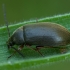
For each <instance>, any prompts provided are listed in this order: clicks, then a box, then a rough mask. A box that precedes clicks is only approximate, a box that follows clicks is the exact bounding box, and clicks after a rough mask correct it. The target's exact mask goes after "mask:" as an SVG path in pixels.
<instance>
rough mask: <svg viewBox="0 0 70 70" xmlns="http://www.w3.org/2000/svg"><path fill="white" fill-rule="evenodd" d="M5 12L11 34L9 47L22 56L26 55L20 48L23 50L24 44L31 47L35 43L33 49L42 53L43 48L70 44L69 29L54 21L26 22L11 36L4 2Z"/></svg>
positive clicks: (8, 42)
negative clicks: (17, 46) (16, 46)
mask: <svg viewBox="0 0 70 70" xmlns="http://www.w3.org/2000/svg"><path fill="white" fill-rule="evenodd" d="M3 12H4V19H5V23H6V25H7V30H8V34H9V39H8V41H7V46H8V49H10V48H13V49H14V50H15V51H17V52H18V53H19V54H20V55H21V56H22V57H24V56H23V54H22V53H21V52H20V51H19V50H22V48H23V47H24V45H27V47H29V48H31V47H30V46H31V45H35V46H36V49H33V48H31V49H33V50H35V51H37V52H39V53H40V54H41V55H42V53H41V52H40V51H39V50H40V49H41V48H45V47H47V48H48V47H49V48H65V47H64V46H66V45H68V44H70V32H69V30H67V29H66V28H65V27H63V26H62V25H59V24H57V23H53V22H37V23H33V24H26V25H24V26H21V27H19V28H18V29H16V30H15V31H14V32H13V34H12V35H11V36H10V31H9V27H8V22H7V19H6V11H5V8H4V4H3ZM14 45H20V47H19V48H18V49H16V48H15V47H13V46H14ZM61 46H62V47H61ZM11 56H12V55H11ZM11 56H10V57H11Z"/></svg>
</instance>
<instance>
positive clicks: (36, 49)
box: [27, 45, 43, 56]
mask: <svg viewBox="0 0 70 70" xmlns="http://www.w3.org/2000/svg"><path fill="white" fill-rule="evenodd" d="M27 47H29V48H30V49H32V50H34V51H36V52H38V53H39V54H40V55H42V56H43V54H42V53H41V52H40V51H39V50H40V49H41V48H43V46H36V48H35V49H34V48H32V47H30V45H27Z"/></svg>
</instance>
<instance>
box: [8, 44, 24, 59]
mask: <svg viewBox="0 0 70 70" xmlns="http://www.w3.org/2000/svg"><path fill="white" fill-rule="evenodd" d="M23 47H24V45H21V46H20V47H19V48H18V49H17V51H19V52H18V53H19V54H21V56H22V57H23V54H22V53H21V52H20V51H21V50H22V48H23ZM15 53H16V51H14V52H13V53H12V54H11V55H10V56H9V57H8V58H7V59H9V58H11V57H12V56H13V55H14V54H15Z"/></svg>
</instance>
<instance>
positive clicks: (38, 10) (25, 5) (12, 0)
mask: <svg viewBox="0 0 70 70" xmlns="http://www.w3.org/2000/svg"><path fill="white" fill-rule="evenodd" d="M3 3H4V4H5V7H6V12H7V19H8V22H9V23H15V22H16V23H17V22H22V21H27V20H33V19H37V18H43V17H48V16H53V15H57V14H64V13H69V12H70V0H0V25H4V24H5V23H4V17H3V10H2V4H3Z"/></svg>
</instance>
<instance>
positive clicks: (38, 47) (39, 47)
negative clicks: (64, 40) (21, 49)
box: [35, 46, 44, 56]
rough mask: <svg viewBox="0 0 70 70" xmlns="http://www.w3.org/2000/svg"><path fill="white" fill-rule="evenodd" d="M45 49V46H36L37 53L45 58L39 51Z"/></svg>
mask: <svg viewBox="0 0 70 70" xmlns="http://www.w3.org/2000/svg"><path fill="white" fill-rule="evenodd" d="M41 48H43V46H36V49H35V50H36V51H37V52H39V53H40V55H42V56H44V55H43V54H42V53H41V52H40V51H39V50H40V49H41Z"/></svg>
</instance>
